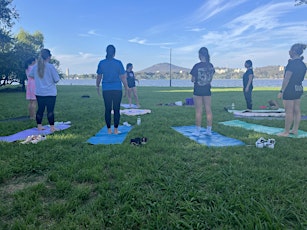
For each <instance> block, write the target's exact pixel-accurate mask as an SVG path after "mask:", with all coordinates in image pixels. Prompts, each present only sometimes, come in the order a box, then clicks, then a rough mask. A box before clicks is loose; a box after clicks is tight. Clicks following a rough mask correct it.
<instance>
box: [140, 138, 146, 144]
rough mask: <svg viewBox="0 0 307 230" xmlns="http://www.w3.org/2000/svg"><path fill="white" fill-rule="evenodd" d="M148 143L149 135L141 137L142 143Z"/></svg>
mask: <svg viewBox="0 0 307 230" xmlns="http://www.w3.org/2000/svg"><path fill="white" fill-rule="evenodd" d="M146 143H147V137H142V138H141V144H142V145H145V144H146Z"/></svg>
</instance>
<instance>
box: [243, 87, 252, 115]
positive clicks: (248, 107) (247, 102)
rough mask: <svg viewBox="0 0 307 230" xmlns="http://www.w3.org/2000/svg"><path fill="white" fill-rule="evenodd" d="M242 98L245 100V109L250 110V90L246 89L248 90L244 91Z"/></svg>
mask: <svg viewBox="0 0 307 230" xmlns="http://www.w3.org/2000/svg"><path fill="white" fill-rule="evenodd" d="M244 98H245V101H246V107H247V109H250V110H251V109H252V108H253V105H252V91H248V92H245V91H244Z"/></svg>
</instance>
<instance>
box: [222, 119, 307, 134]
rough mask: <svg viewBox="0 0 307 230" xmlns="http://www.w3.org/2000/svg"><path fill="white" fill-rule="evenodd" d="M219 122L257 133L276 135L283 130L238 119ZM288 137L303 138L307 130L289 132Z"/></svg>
mask: <svg viewBox="0 0 307 230" xmlns="http://www.w3.org/2000/svg"><path fill="white" fill-rule="evenodd" d="M219 123H220V124H223V125H226V126H232V127H240V128H243V129H247V130H252V131H255V132H258V133H266V134H270V135H277V134H278V133H281V132H283V131H284V128H276V127H270V126H264V125H257V124H252V123H247V122H244V121H240V120H231V121H224V122H219ZM288 137H293V138H303V137H307V132H305V131H302V130H299V131H298V135H293V134H290V135H289V136H288Z"/></svg>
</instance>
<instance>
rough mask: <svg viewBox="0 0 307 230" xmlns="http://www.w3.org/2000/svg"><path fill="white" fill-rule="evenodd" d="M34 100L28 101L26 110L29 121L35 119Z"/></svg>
mask: <svg viewBox="0 0 307 230" xmlns="http://www.w3.org/2000/svg"><path fill="white" fill-rule="evenodd" d="M36 103H37V102H36V100H29V105H28V109H29V115H30V119H33V120H34V119H35V113H36Z"/></svg>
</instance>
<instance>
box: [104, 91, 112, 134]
mask: <svg viewBox="0 0 307 230" xmlns="http://www.w3.org/2000/svg"><path fill="white" fill-rule="evenodd" d="M102 95H103V100H104V107H105V111H104V119H105V122H106V125H107V128H108V133H109V134H111V133H112V130H111V111H112V91H109V90H108V91H103V93H102Z"/></svg>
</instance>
